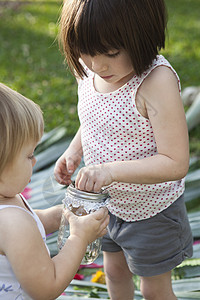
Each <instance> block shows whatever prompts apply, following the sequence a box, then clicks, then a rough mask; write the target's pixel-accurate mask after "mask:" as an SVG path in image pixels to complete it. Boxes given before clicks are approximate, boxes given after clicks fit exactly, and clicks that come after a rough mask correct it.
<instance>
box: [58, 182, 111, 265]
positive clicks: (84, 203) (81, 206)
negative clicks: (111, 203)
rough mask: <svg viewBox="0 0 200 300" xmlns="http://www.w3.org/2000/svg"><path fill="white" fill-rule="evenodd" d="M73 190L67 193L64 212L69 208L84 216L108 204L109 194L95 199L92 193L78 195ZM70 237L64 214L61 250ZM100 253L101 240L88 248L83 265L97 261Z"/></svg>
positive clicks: (60, 231)
mask: <svg viewBox="0 0 200 300" xmlns="http://www.w3.org/2000/svg"><path fill="white" fill-rule="evenodd" d="M72 189H73V190H70V189H69V190H67V192H66V196H65V199H64V200H63V203H64V209H63V212H64V210H65V208H68V209H70V210H71V211H72V212H73V213H74V214H75V215H77V216H84V215H87V214H90V213H92V212H94V211H96V210H97V209H99V208H101V207H103V206H105V205H106V204H107V203H108V199H109V196H108V194H107V193H105V194H104V197H102V193H100V194H99V197H98V194H94V197H93V194H92V193H86V192H83V193H81V192H80V191H77V192H78V193H77V194H76V190H75V188H73V187H72ZM87 194H88V195H87ZM87 196H88V198H87ZM98 198H100V199H98ZM69 235H70V230H69V224H68V222H67V220H66V219H65V217H64V214H62V217H61V222H60V228H59V232H58V241H57V244H58V249H59V250H61V249H62V247H63V246H64V245H65V242H66V241H67V238H68V237H69ZM100 251H101V238H98V239H96V240H95V241H94V242H92V243H91V244H89V245H88V246H87V250H86V253H85V256H84V258H83V259H82V262H81V264H83V265H86V264H91V263H92V262H94V261H95V259H96V258H97V257H98V256H99V254H100Z"/></svg>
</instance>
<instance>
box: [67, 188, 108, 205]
mask: <svg viewBox="0 0 200 300" xmlns="http://www.w3.org/2000/svg"><path fill="white" fill-rule="evenodd" d="M67 193H69V194H70V195H72V196H74V197H76V198H78V199H80V200H86V201H96V202H103V201H105V200H106V199H108V198H109V193H108V192H106V191H104V190H101V192H100V193H92V192H85V191H81V190H78V189H76V188H75V186H74V184H73V183H71V184H70V185H69V186H68V188H67Z"/></svg>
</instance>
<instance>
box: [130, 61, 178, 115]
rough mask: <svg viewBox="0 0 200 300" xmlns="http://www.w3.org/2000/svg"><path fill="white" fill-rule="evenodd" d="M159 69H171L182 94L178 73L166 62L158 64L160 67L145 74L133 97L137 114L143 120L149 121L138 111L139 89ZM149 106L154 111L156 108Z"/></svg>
mask: <svg viewBox="0 0 200 300" xmlns="http://www.w3.org/2000/svg"><path fill="white" fill-rule="evenodd" d="M158 67H166V68H168V69H170V70H171V71H172V73H173V74H174V76H175V78H176V80H177V85H178V89H179V93H181V84H180V79H179V76H178V74H177V73H176V71H175V70H174V69H173V67H172V66H171V65H170V64H168V63H164V62H163V63H161V64H158V65H156V66H154V67H153V68H152V69H151V70H149V72H147V74H145V76H144V77H143V78H142V79H141V81H140V83H139V84H138V86H137V88H136V90H135V93H134V95H133V105H134V106H135V108H136V110H137V113H138V114H139V115H140V116H141V117H142V118H144V119H145V120H148V118H146V117H144V116H143V115H142V114H141V113H140V111H139V110H138V107H137V104H136V103H137V101H136V98H137V94H138V92H139V89H140V87H141V85H142V84H143V82H144V81H145V79H146V78H147V77H148V76H149V75H150V74H151V72H153V71H154V70H155V69H156V68H158ZM147 105H148V106H150V107H151V109H154V108H153V107H152V105H151V103H150V102H148V103H147Z"/></svg>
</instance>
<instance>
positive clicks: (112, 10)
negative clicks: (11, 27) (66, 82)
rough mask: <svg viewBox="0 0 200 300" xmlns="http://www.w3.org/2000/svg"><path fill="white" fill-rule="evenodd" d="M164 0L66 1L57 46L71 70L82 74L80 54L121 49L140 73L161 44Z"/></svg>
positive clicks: (103, 52) (164, 10)
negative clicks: (59, 47) (126, 53)
mask: <svg viewBox="0 0 200 300" xmlns="http://www.w3.org/2000/svg"><path fill="white" fill-rule="evenodd" d="M166 19H167V17H166V8H165V3H164V0H66V1H65V3H64V5H63V8H62V13H61V19H60V46H61V50H62V51H63V53H64V55H65V58H66V60H67V63H68V65H69V67H70V69H71V71H72V72H75V73H77V74H78V76H80V77H81V78H82V77H83V75H85V72H84V69H83V67H82V65H81V64H80V62H79V58H80V56H81V53H83V54H89V55H91V56H94V55H96V54H106V53H107V52H108V51H109V50H113V49H121V48H124V49H125V50H126V51H127V52H128V54H129V56H130V58H131V60H132V64H133V68H134V70H135V72H136V74H137V75H141V74H142V73H143V72H144V71H145V70H146V69H147V68H148V67H149V65H150V64H151V63H152V61H153V59H155V58H156V55H157V54H158V51H159V50H160V49H161V48H164V47H165V29H166V23H167V21H166Z"/></svg>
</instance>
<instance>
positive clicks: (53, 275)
mask: <svg viewBox="0 0 200 300" xmlns="http://www.w3.org/2000/svg"><path fill="white" fill-rule="evenodd" d="M66 217H67V219H68V221H69V223H70V232H71V235H70V237H69V239H68V240H67V242H66V244H65V245H64V247H63V248H62V250H61V251H60V252H59V254H58V255H56V256H55V257H53V259H51V258H50V256H49V254H48V252H47V249H46V247H45V244H44V241H43V239H42V236H41V234H40V232H39V230H38V227H37V224H36V222H35V220H34V219H33V218H32V217H31V216H30V215H29V214H27V213H26V212H24V211H22V210H20V209H17V208H8V209H4V210H2V211H1V212H0V232H1V235H0V253H2V254H5V255H6V257H7V258H8V260H9V262H10V264H11V266H12V269H13V271H14V273H15V275H16V278H17V280H18V281H19V282H20V284H21V286H22V288H23V289H24V290H25V291H26V292H27V293H28V294H29V295H30V296H31V297H32V298H33V299H37V300H40V299H41V300H49V299H56V298H57V297H58V296H59V295H60V294H61V293H62V291H63V290H64V289H65V288H66V287H67V286H68V285H69V283H70V281H71V280H72V279H73V277H74V275H75V273H76V272H77V269H78V267H79V265H80V263H81V259H82V258H83V256H84V254H85V251H86V247H87V245H88V243H90V242H91V241H93V240H94V239H96V238H97V237H99V236H102V235H104V234H105V233H106V226H107V225H108V222H109V217H108V214H107V210H106V209H101V210H99V211H97V212H95V213H93V214H90V215H87V216H83V217H77V216H75V215H74V214H73V213H72V212H70V211H66Z"/></svg>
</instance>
